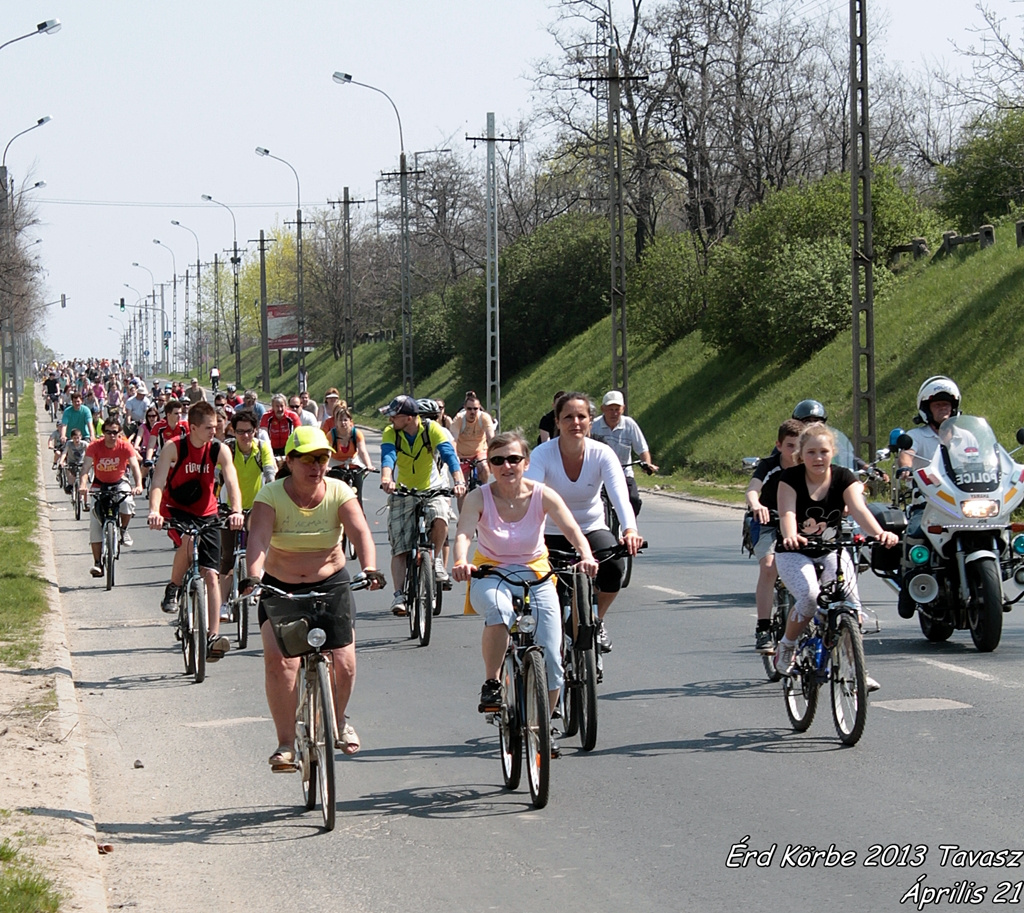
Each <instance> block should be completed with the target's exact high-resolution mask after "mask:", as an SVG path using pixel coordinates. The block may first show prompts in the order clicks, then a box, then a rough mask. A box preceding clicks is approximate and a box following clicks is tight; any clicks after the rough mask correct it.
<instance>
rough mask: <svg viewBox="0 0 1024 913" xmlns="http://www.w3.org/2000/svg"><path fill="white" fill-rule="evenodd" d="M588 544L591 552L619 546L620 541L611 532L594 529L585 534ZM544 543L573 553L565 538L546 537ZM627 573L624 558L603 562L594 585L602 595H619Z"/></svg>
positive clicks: (557, 549)
mask: <svg viewBox="0 0 1024 913" xmlns="http://www.w3.org/2000/svg"><path fill="white" fill-rule="evenodd" d="M584 535H585V536H586V537H587V542H589V543H590V550H591V551H593V552H597V551H600V550H601V549H604V548H610V547H612V546H613V545H618V544H619V543H618V540H617V539H616V538H615V537H614V536H613V535H612V534H611V530H607V529H592V530H591V531H590V532H589V533H584ZM544 542H545V544H546V545H548V546H549V547H550V548H553V549H555V550H556V551H560V552H571V551H573V550H574V549H573V546H572V543H571V542H569V540H568V539H566V538H565V536H545V537H544ZM625 572H626V561H625V559H624V558H615V559H612V560H610V561H602V562H601V563H600V564H599V565H598V570H597V577H596V578H594V584H595V585H596V586H597V588H598V589H599V590H600V591H601V592H602V593H617V592H619V590H620V589H622V575H623V574H624V573H625Z"/></svg>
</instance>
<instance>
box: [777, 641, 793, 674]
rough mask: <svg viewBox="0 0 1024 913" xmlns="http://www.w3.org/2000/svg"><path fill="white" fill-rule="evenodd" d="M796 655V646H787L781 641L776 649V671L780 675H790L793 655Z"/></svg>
mask: <svg viewBox="0 0 1024 913" xmlns="http://www.w3.org/2000/svg"><path fill="white" fill-rule="evenodd" d="M795 653H796V644H787V643H783V642H782V641H781V640H780V641H779V644H778V646H777V647H776V648H775V671H776V672H778V673H779V675H789V670H790V669H792V668H793V655H794V654H795Z"/></svg>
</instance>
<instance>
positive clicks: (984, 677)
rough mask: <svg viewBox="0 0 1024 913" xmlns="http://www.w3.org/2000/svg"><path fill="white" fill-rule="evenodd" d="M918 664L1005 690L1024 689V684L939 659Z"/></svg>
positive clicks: (925, 660)
mask: <svg viewBox="0 0 1024 913" xmlns="http://www.w3.org/2000/svg"><path fill="white" fill-rule="evenodd" d="M918 662H921V663H925V664H926V665H929V666H935V667H936V668H937V669H945V670H946V671H947V672H959V673H960V675H967V676H970V677H971V678H976V679H980V680H981V681H983V682H991V683H992V684H994V685H1002V686H1003V687H1004V688H1024V683H1022V682H1015V681H1013V680H1012V679H1005V678H999V677H998V676H995V675H989V673H987V672H977V671H975V670H974V669H968V668H966V667H964V666H955V665H953V663H944V662H940V661H939V660H937V659H923V658H919V659H918Z"/></svg>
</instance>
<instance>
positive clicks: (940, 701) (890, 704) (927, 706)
mask: <svg viewBox="0 0 1024 913" xmlns="http://www.w3.org/2000/svg"><path fill="white" fill-rule="evenodd" d="M871 706H872V707H881V708H882V709H883V710H893V711H895V712H896V713H917V712H919V711H923V710H969V709H970V707H971V705H970V704H961V703H960V701H951V700H949V699H947V698H944V697H915V698H908V699H906V700H902V701H872V702H871Z"/></svg>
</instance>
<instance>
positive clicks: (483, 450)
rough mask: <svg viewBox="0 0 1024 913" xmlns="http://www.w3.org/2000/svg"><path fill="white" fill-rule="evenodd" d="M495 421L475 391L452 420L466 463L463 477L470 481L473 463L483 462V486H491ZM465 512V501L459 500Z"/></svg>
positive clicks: (468, 394) (478, 467) (480, 472)
mask: <svg viewBox="0 0 1024 913" xmlns="http://www.w3.org/2000/svg"><path fill="white" fill-rule="evenodd" d="M495 430H496V428H495V424H494V419H493V418H491V416H490V415H489V414H488V413H487V412H484V411H483V409H482V408H481V407H480V399H479V397H478V396H477V395H476V393H474V392H473V391H472V390H468V391H467V392H466V400H465V403H464V404H463V406H462V410H461V411H460V412H459V413H458V414H457V415H456V416H455V418H453V419H452V427H451V432H452V437H453V438H454V439H455V452H456V454H458V457H459V462H460V463H462V474H463V476H465V478H466V479H468V478H469V474H470V472H471V468H472V467H471V466H470V460H474V459H475V460H479V461H480V462H479V463H477V465H476V476H477V479H478V481H479V483H480V484H481V485H486V484H487V479H488V472H487V445H488V444H490V442H491V438H493V437H494V433H495ZM459 509H460V510H461V509H462V499H461V498H460V499H459Z"/></svg>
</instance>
